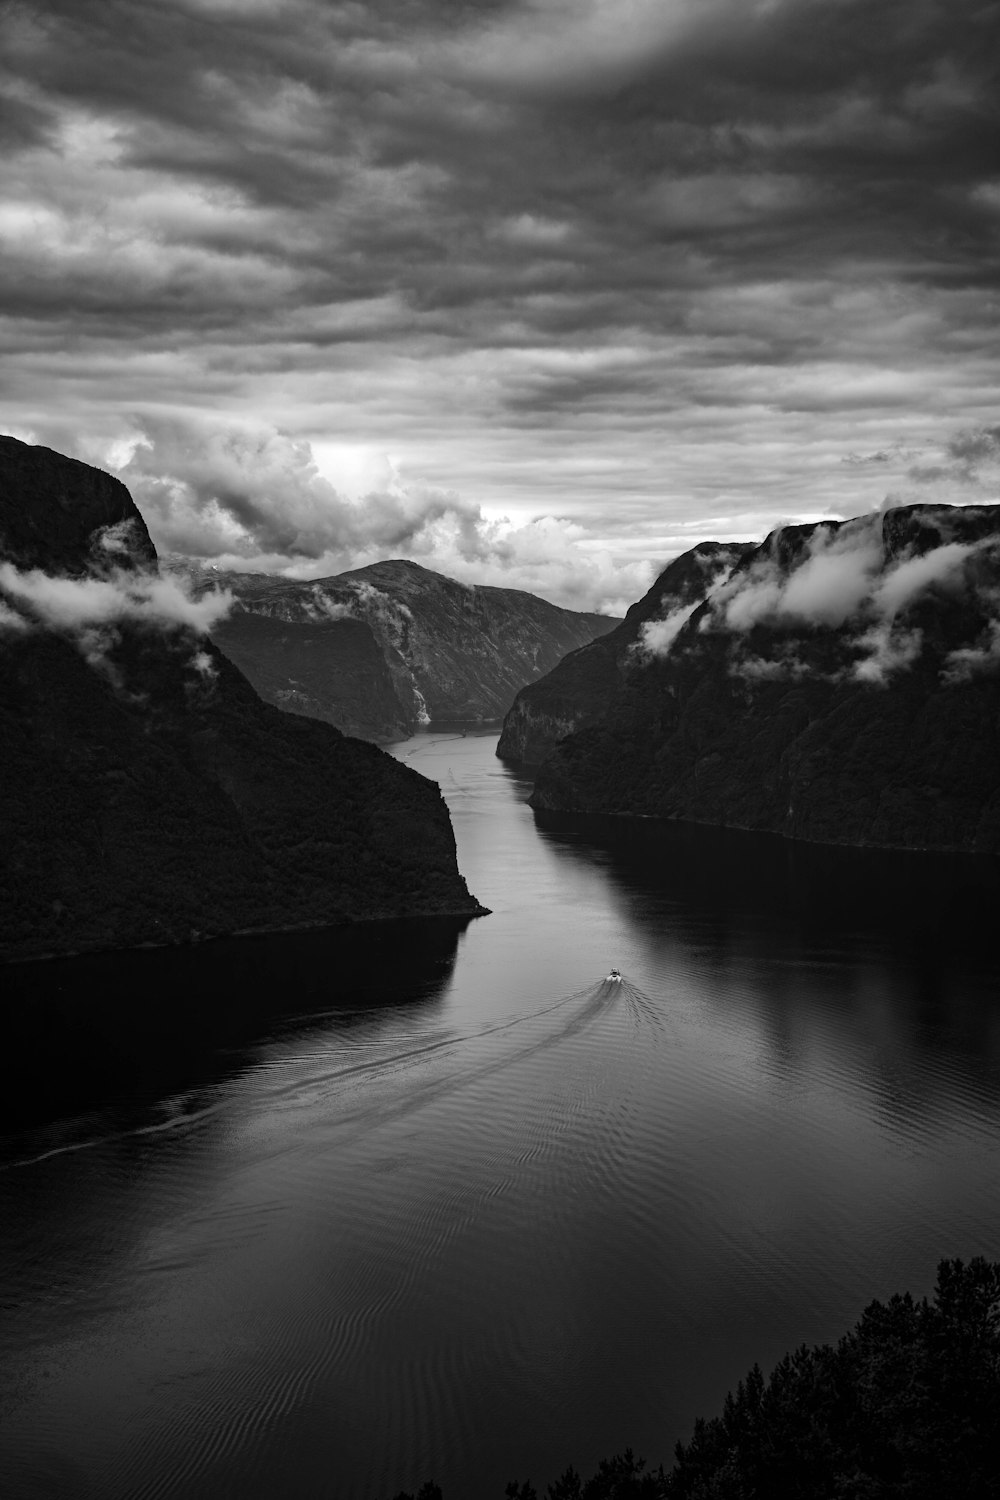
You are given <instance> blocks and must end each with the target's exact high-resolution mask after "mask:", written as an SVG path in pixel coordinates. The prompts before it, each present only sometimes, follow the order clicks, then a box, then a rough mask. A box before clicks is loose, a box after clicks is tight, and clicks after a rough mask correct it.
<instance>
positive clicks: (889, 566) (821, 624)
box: [674, 509, 1000, 685]
mask: <svg viewBox="0 0 1000 1500" xmlns="http://www.w3.org/2000/svg"><path fill="white" fill-rule="evenodd" d="M884 515H885V512H884V511H881V512H876V513H874V514H872V515H868V516H861V517H858V518H856V519H854V520H852V521H849V522H845V523H842V524H841V525H839V526H837V525H834V524H825V525H819V526H816V527H814V528H812V529H811V530H808V531H806V532H805V533H804V534H803V533H802V532H801V531H800V530H799V529H797V528H795V527H792V528H788V529H787V530H785V531H779V532H777V533H774V534H773V535H772V536H771V537H770V538H768V541H767V543H766V544H765V548H764V549H762V552H761V554H760V555H758V556H757V557H755V558H754V560H753V562H752V563H751V565H750V566H749V567H747V568H745V569H743V570H738V571H737V572H735V573H734V574H733V575H732V576H731V577H730V578H729V579H728V580H727V581H726V582H725V583H723V584H722V585H721V586H720V587H719V588H717V589H716V590H715V591H714V593H713V594H712V595H711V596H710V598H709V609H708V612H707V613H706V614H705V615H704V616H703V617H702V619H701V622H700V625H699V631H700V632H701V633H722V634H727V635H729V636H730V637H731V638H732V643H733V644H732V659H731V668H730V670H731V671H732V672H733V673H734V674H735V675H737V676H742V677H746V678H749V679H758V680H777V679H781V678H798V677H801V676H803V675H805V674H806V673H808V672H810V671H812V670H813V669H811V668H810V667H809V666H808V665H807V664H805V663H804V662H803V661H802V659H801V657H800V656H799V654H798V652H797V650H796V648H795V646H794V645H790V644H788V643H787V641H786V640H785V639H783V638H784V637H787V636H788V634H789V632H793V633H794V632H798V631H799V630H801V629H802V628H803V627H804V628H806V629H808V630H810V631H812V632H817V631H824V630H830V631H838V632H840V633H841V640H842V642H843V643H844V644H845V645H846V646H847V647H848V649H849V651H850V652H851V654H852V656H853V658H854V659H853V660H852V661H851V662H850V664H849V665H847V666H838V667H831V668H828V669H827V670H826V671H825V672H822V671H821V669H819V668H816V669H815V670H816V672H817V673H818V674H819V675H824V676H825V677H826V679H827V680H828V681H831V682H837V681H842V680H844V679H845V678H852V679H853V680H855V681H858V682H867V683H872V684H878V685H884V684H885V683H886V682H887V681H888V680H889V678H890V677H892V676H893V675H894V674H896V673H899V672H902V671H905V670H906V669H907V668H909V667H911V666H912V665H913V664H914V663H915V662H916V661H917V659H918V658H919V657H920V654H921V652H922V650H923V645H924V632H923V629H922V628H921V627H920V626H918V625H916V624H909V625H908V624H906V623H905V615H906V612H907V610H909V609H910V608H911V606H913V605H914V604H916V603H917V602H918V601H921V600H923V599H924V598H925V597H926V596H928V595H929V594H933V593H935V592H938V593H940V592H941V591H944V592H945V593H947V594H952V595H955V594H958V593H965V594H967V595H968V596H969V598H970V600H971V601H972V603H973V604H974V607H975V608H977V609H978V610H979V611H980V613H982V614H985V615H986V616H987V617H989V616H990V615H993V616H996V613H997V607H998V603H1000V599H998V595H997V591H996V589H995V586H994V584H993V578H994V577H995V568H994V567H993V566H992V563H991V561H990V560H991V559H995V557H996V552H997V544H996V541H995V538H993V537H986V538H983V539H980V540H978V541H974V542H954V541H943V542H941V543H939V545H937V546H932V547H930V548H929V549H928V550H927V551H926V552H914V551H913V550H912V549H911V550H908V551H906V552H904V553H903V554H902V555H899V556H892V555H890V556H888V557H887V556H886V553H885V547H884V542H883V517H884ZM914 519H915V521H916V522H918V523H919V522H921V521H922V520H923V521H924V523H925V524H926V525H927V526H933V527H934V530H935V533H936V534H937V535H942V534H943V535H945V536H947V534H948V530H949V524H950V523H949V516H948V514H947V512H942V511H940V510H936V509H935V510H934V511H933V512H932V513H931V514H930V515H929V516H927V517H926V518H922V517H921V516H920V513H919V512H918V513H917V514H916V516H915V518H914ZM980 559H985V560H986V564H985V571H984V569H983V567H982V566H978V565H977V564H978V560H980ZM682 623H683V622H681V624H682ZM752 631H753V632H756V633H757V634H756V636H755V637H753V639H759V636H760V632H761V631H768V632H771V633H772V635H773V640H774V644H773V646H772V647H771V652H770V654H769V655H768V656H758V655H755V654H753V653H752V652H751V651H750V650H749V648H744V646H743V645H742V644H741V641H742V639H744V638H748V637H750V632H752ZM674 634H675V635H676V632H674ZM997 639H998V637H997V635H996V634H995V632H994V631H993V624H992V622H990V621H989V619H988V620H987V624H986V627H985V629H984V635H983V638H982V640H981V642H980V644H979V645H977V646H975V647H970V648H963V649H961V650H957V651H954V652H952V653H951V655H950V656H949V657H948V658H947V659H946V662H945V668H944V672H943V680H945V681H948V682H956V681H959V680H965V679H967V678H968V677H969V676H970V675H972V674H973V673H974V672H976V671H982V670H987V669H988V668H989V667H990V666H991V665H992V664H993V662H994V660H995V653H996V649H997V647H996V641H997Z"/></svg>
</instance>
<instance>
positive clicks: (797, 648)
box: [531, 506, 1000, 852]
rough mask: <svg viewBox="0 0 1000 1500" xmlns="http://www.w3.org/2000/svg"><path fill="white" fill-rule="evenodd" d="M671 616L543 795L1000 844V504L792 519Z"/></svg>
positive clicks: (776, 825)
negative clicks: (808, 521)
mask: <svg viewBox="0 0 1000 1500" xmlns="http://www.w3.org/2000/svg"><path fill="white" fill-rule="evenodd" d="M675 623H678V622H675ZM663 626H664V628H663V630H662V632H661V634H660V636H659V638H658V637H657V633H656V629H655V622H653V624H652V625H650V626H649V628H648V629H647V633H646V638H645V644H646V649H645V650H643V651H641V652H637V653H635V655H634V659H633V665H632V668H631V669H630V670H629V671H627V672H626V673H625V675H624V678H623V680H622V682H621V685H620V687H619V689H618V691H617V692H615V693H614V695H613V696H612V697H611V698H610V699H609V700H608V701H607V704H606V709H605V712H604V715H603V717H601V718H600V720H599V721H597V722H593V723H591V724H590V726H589V727H587V728H584V729H580V730H578V731H577V732H576V733H574V734H571V735H570V736H569V737H568V738H566V739H563V740H561V741H560V743H559V744H558V745H557V746H556V747H555V748H554V750H553V751H552V752H551V754H550V755H549V756H548V758H547V759H546V760H545V761H544V763H543V765H542V766H541V767H540V769H539V772H538V777H537V780H536V784H535V790H534V793H533V796H532V799H531V802H532V805H533V806H534V807H535V808H536V809H539V810H543V811H544V810H552V811H575V812H587V813H594V812H598V813H611V814H619V815H621V814H626V815H633V816H635V815H639V816H645V817H661V818H678V819H683V820H690V821H692V822H700V823H709V824H717V825H722V826H727V827H733V828H751V829H760V830H770V831H773V832H777V833H781V834H784V835H786V836H789V837H793V838H800V839H807V840H811V841H814V842H819V843H832V844H838V843H839V844H852V845H860V846H864V845H869V846H878V847H886V848H899V849H936V850H948V851H978V852H983V851H994V852H995V851H998V850H1000V506H970V507H964V508H961V507H952V506H906V507H901V508H899V509H896V510H891V511H888V512H887V513H885V515H883V516H870V517H861V518H859V519H857V520H855V521H850V522H825V523H822V524H819V525H808V526H790V527H785V528H783V529H782V530H780V531H777V532H775V533H773V534H772V535H771V536H769V537H768V538H767V540H766V541H765V542H764V543H763V544H762V545H761V546H760V547H757V548H755V549H753V550H752V551H750V552H748V553H746V554H745V555H744V556H743V557H742V559H741V560H740V561H739V562H738V563H737V565H736V567H735V568H734V570H733V572H732V574H731V575H730V577H729V578H728V579H727V580H725V581H724V582H722V583H721V584H720V585H718V586H717V587H716V588H715V590H714V591H713V592H712V593H711V594H710V595H709V596H708V597H707V598H706V600H705V601H704V602H703V603H702V604H700V605H699V606H698V607H697V608H696V609H695V610H694V611H693V613H692V614H691V615H690V617H689V618H688V619H686V620H685V621H683V622H681V623H680V626H679V629H678V630H677V631H676V633H675V634H673V639H671V638H670V637H671V634H672V630H673V627H672V626H671V625H670V624H669V622H667V621H664V622H663Z"/></svg>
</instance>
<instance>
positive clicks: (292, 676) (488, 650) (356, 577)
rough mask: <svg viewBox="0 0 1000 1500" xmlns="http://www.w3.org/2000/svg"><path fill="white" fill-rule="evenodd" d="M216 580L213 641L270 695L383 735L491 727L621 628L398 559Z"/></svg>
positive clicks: (298, 710)
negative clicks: (228, 602) (525, 691)
mask: <svg viewBox="0 0 1000 1500" xmlns="http://www.w3.org/2000/svg"><path fill="white" fill-rule="evenodd" d="M208 581H210V583H211V584H222V585H223V586H225V587H226V588H227V589H229V590H230V591H231V592H232V593H233V594H234V596H235V601H236V602H235V606H234V608H233V610H232V612H231V613H230V615H229V616H228V617H227V618H226V619H225V620H224V621H222V622H220V623H219V624H218V625H217V626H215V627H213V631H212V638H213V640H214V641H215V642H216V644H217V645H219V646H221V648H222V649H223V650H224V651H225V652H226V654H227V655H228V656H230V658H231V659H232V660H233V661H234V662H236V664H237V665H238V666H239V667H240V668H241V669H242V670H243V671H245V672H246V674H247V676H248V677H249V678H250V680H251V682H252V683H253V684H254V686H255V687H256V688H257V690H258V691H259V692H260V693H261V695H262V696H263V697H264V698H266V699H267V700H268V701H269V702H272V703H275V704H276V705H277V706H279V707H281V708H288V709H291V710H293V711H295V712H296V713H302V714H308V715H310V716H311V717H314V718H321V719H326V720H327V721H328V722H330V723H334V724H336V725H337V726H338V727H340V728H344V729H350V730H351V731H352V732H354V733H358V734H362V735H365V736H366V737H368V738H371V739H375V740H390V739H397V738H401V737H403V736H404V735H406V734H410V733H412V732H413V730H414V729H416V728H417V727H418V726H419V725H420V724H435V725H438V726H446V725H449V724H461V723H492V722H495V721H497V720H499V719H500V718H502V716H503V714H504V713H505V712H506V710H507V708H508V707H509V705H510V703H511V701H512V700H513V698H514V695H515V693H516V692H517V690H518V689H519V688H520V687H522V686H523V684H524V683H525V682H526V681H530V680H531V679H532V678H535V677H538V676H540V675H541V674H542V673H544V672H547V671H548V670H549V669H550V668H551V667H553V666H554V665H555V663H556V662H557V661H559V659H560V658H561V657H562V656H564V655H565V654H566V652H567V651H573V650H575V649H576V648H577V647H578V646H580V645H583V644H584V643H585V642H589V641H591V640H593V639H594V637H595V636H597V635H599V634H601V633H602V632H606V631H609V630H611V629H612V628H613V627H614V626H615V624H616V623H617V621H615V620H614V619H612V618H610V617H609V616H606V615H596V614H581V613H578V612H577V611H574V610H568V609H561V608H560V607H559V606H558V605H555V604H550V603H549V602H548V601H547V600H545V599H540V598H538V597H537V596H535V595H534V594H529V593H526V592H524V591H523V590H520V589H504V588H494V587H492V586H489V585H485V584H484V585H470V584H464V583H459V582H457V581H456V580H455V579H453V578H447V577H445V576H444V575H443V574H441V573H435V572H432V571H431V569H429V568H424V567H421V566H420V564H418V563H413V562H407V561H405V560H402V559H392V560H389V561H386V562H379V563H373V564H371V566H369V567H365V568H357V569H354V570H353V571H351V572H347V573H339V574H336V575H334V576H332V577H330V578H319V579H313V580H308V581H304V582H302V581H297V580H292V579H286V578H276V577H270V576H262V575H259V574H240V573H231V572H227V573H214V572H213V573H211V574H208V575H204V574H202V575H201V586H205V584H206V582H208Z"/></svg>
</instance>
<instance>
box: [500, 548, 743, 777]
mask: <svg viewBox="0 0 1000 1500" xmlns="http://www.w3.org/2000/svg"><path fill="white" fill-rule="evenodd" d="M750 550H752V548H751V547H750V545H749V544H743V543H739V542H737V543H723V542H700V543H699V544H698V546H697V547H693V548H692V549H691V551H690V552H685V553H684V554H683V555H682V556H681V557H678V558H675V559H674V561H673V562H672V563H670V564H669V565H668V566H667V567H666V568H664V570H663V572H662V573H661V574H660V576H659V577H658V578H657V580H656V582H655V583H654V584H653V586H652V588H651V589H650V590H649V592H648V593H647V594H645V595H644V597H643V598H642V599H640V600H639V601H638V603H637V604H633V605H632V607H631V609H630V610H629V611H628V613H627V615H626V616H625V618H624V620H622V622H621V623H620V624H619V625H616V627H615V628H614V630H611V631H609V632H608V634H607V635H603V636H601V637H600V639H598V640H595V641H592V642H591V643H590V644H589V645H586V646H581V647H580V648H579V649H578V650H576V651H572V652H570V654H569V655H568V656H565V657H563V659H562V661H560V662H559V663H557V665H556V666H555V667H553V669H552V671H551V672H549V673H548V674H547V675H546V676H545V677H542V678H540V679H539V680H538V681H537V682H531V683H529V684H528V685H527V687H524V688H522V689H521V691H520V692H519V693H518V695H517V697H516V698H515V699H514V702H513V704H512V705H511V707H510V709H509V710H508V712H507V716H506V718H505V719H504V722H503V729H502V731H501V734H500V743H499V744H498V745H497V755H499V756H500V758H501V759H502V760H512V761H518V762H522V763H524V764H526V765H539V764H540V763H541V762H542V761H543V760H544V759H545V757H546V756H547V755H548V754H549V752H550V751H551V750H552V749H553V748H554V746H555V744H556V742H557V741H558V740H560V739H562V738H563V736H564V735H567V734H571V733H572V732H573V731H574V730H576V729H584V728H586V726H587V725H588V724H593V723H595V722H596V721H597V720H598V719H599V718H601V716H602V715H603V714H604V713H605V711H606V709H607V707H608V705H609V703H610V701H611V699H612V698H613V696H614V695H615V694H616V693H617V692H618V691H619V690H620V688H621V687H622V685H623V683H624V681H625V678H626V675H627V674H628V672H629V671H630V670H632V669H633V668H638V666H639V665H640V664H641V652H642V649H643V642H644V640H645V636H646V633H647V627H648V628H649V629H652V630H654V631H655V632H657V633H658V634H659V636H660V637H662V636H663V634H664V631H665V630H667V631H668V630H670V629H673V628H674V627H675V626H679V622H680V620H681V619H682V618H683V617H684V615H685V614H686V613H687V612H688V611H689V610H691V609H693V608H694V607H695V606H696V605H698V604H700V603H701V601H702V600H703V599H704V597H705V594H706V593H707V591H708V590H709V588H711V587H712V585H713V583H714V582H716V581H718V580H719V579H720V578H722V577H725V576H726V574H728V573H729V571H730V570H731V569H732V568H733V567H734V565H735V564H736V563H737V562H738V561H739V560H740V558H741V557H743V556H744V554H745V553H746V552H748V551H750Z"/></svg>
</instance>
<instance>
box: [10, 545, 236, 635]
mask: <svg viewBox="0 0 1000 1500" xmlns="http://www.w3.org/2000/svg"><path fill="white" fill-rule="evenodd" d="M0 593H2V594H4V595H5V596H6V598H7V600H9V601H11V603H13V604H14V605H15V606H16V608H17V609H18V611H19V612H20V614H21V616H22V618H23V619H25V620H26V621H30V622H31V623H33V624H36V625H38V626H41V627H42V628H43V629H46V630H58V631H65V632H67V633H68V634H71V635H72V634H77V633H81V632H84V631H88V630H94V629H99V628H101V627H102V626H107V625H111V626H115V625H123V624H131V625H141V626H146V627H148V628H149V629H152V630H171V629H174V630H176V629H187V630H193V631H195V632H196V633H197V634H199V635H207V634H208V632H209V631H210V630H211V629H212V627H213V626H214V625H216V624H217V623H218V621H219V620H221V619H222V618H223V617H224V616H225V615H226V614H227V613H228V612H229V609H230V608H231V606H232V595H231V594H229V593H228V592H226V591H225V590H212V591H210V592H208V593H205V594H202V595H201V596H200V597H198V598H194V597H192V595H191V594H190V593H189V592H188V590H187V589H186V588H185V586H184V583H183V582H182V580H180V579H178V578H176V577H170V576H162V575H160V574H159V573H134V572H124V571H121V570H115V571H113V572H111V573H109V574H107V575H106V576H105V577H102V578H94V577H84V578H76V577H73V578H70V577H64V576H61V575H58V574H50V573H44V572H42V571H41V569H39V568H31V569H28V570H25V571H23V572H22V571H21V569H20V568H16V567H15V566H14V564H13V563H9V562H0Z"/></svg>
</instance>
